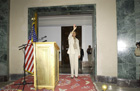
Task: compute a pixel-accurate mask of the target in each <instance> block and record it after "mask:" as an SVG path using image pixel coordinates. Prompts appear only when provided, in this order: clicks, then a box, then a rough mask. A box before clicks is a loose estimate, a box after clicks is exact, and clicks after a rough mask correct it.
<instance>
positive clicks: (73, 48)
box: [67, 25, 80, 78]
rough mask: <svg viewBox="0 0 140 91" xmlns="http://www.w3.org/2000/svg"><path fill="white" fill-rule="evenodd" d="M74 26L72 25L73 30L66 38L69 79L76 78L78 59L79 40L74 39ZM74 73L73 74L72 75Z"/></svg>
mask: <svg viewBox="0 0 140 91" xmlns="http://www.w3.org/2000/svg"><path fill="white" fill-rule="evenodd" d="M76 28H77V27H76V26H75V25H73V30H72V32H71V33H70V34H69V36H68V43H69V49H68V52H67V53H68V54H69V58H70V66H71V78H73V77H74V75H75V77H76V78H77V77H78V59H79V58H80V49H79V40H78V39H77V38H76V32H75V30H76ZM74 73H75V74H74Z"/></svg>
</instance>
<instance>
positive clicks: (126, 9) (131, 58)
mask: <svg viewBox="0 0 140 91" xmlns="http://www.w3.org/2000/svg"><path fill="white" fill-rule="evenodd" d="M116 1H117V35H118V78H122V79H136V58H135V55H134V51H135V42H136V29H135V10H134V0H116Z"/></svg>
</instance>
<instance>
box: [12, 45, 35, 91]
mask: <svg viewBox="0 0 140 91" xmlns="http://www.w3.org/2000/svg"><path fill="white" fill-rule="evenodd" d="M29 45H32V44H24V45H22V46H19V47H22V48H19V50H22V51H23V52H24V66H23V70H24V77H23V82H21V83H18V84H14V85H23V88H22V91H24V88H25V85H26V84H33V83H28V82H26V81H25V77H26V73H25V48H26V46H29ZM18 88H19V87H18Z"/></svg>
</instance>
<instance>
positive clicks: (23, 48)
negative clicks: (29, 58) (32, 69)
mask: <svg viewBox="0 0 140 91" xmlns="http://www.w3.org/2000/svg"><path fill="white" fill-rule="evenodd" d="M46 37H47V36H44V37H42V38H41V39H39V40H43V39H44V38H46ZM46 41H47V40H45V41H43V42H46ZM30 45H33V44H32V43H29V44H23V45H21V46H19V50H23V52H24V67H23V68H24V69H23V70H24V80H23V82H22V83H18V84H14V85H23V88H22V91H24V87H25V85H26V84H34V83H27V82H26V81H25V76H26V74H25V48H26V47H27V46H30ZM35 48H36V42H35ZM35 55H36V51H35ZM35 65H36V78H37V79H36V83H37V90H38V77H37V61H36V64H35ZM18 88H19V87H18Z"/></svg>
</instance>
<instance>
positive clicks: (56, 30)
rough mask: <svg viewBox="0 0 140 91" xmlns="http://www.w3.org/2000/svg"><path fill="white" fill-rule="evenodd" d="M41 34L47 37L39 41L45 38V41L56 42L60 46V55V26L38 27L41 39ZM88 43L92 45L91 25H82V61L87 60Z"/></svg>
mask: <svg viewBox="0 0 140 91" xmlns="http://www.w3.org/2000/svg"><path fill="white" fill-rule="evenodd" d="M43 36H47V38H44V39H43V40H40V41H44V40H47V42H56V43H57V44H58V46H59V47H60V55H61V26H46V27H45V26H44V27H39V31H38V37H39V39H41V37H43ZM88 45H91V46H92V26H91V25H82V48H83V50H84V54H85V55H84V57H83V61H88V58H87V52H86V50H87V47H88ZM60 61H61V56H60Z"/></svg>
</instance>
